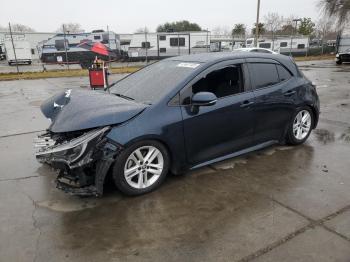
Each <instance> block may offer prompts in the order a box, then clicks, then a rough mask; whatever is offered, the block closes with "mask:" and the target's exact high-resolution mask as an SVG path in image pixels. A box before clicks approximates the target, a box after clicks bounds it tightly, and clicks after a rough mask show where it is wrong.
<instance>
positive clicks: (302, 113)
mask: <svg viewBox="0 0 350 262" xmlns="http://www.w3.org/2000/svg"><path fill="white" fill-rule="evenodd" d="M307 116H309V117H307ZM303 119H304V121H303ZM306 120H307V121H306ZM314 121H315V119H314V114H313V112H312V111H311V109H310V108H308V107H302V108H299V109H298V110H297V111H296V113H295V114H294V115H293V118H292V121H291V123H290V124H289V127H288V131H287V137H286V141H287V143H288V144H290V145H300V144H303V143H304V142H305V141H306V140H307V139H308V137H309V136H310V133H311V130H312V128H313V126H314Z"/></svg>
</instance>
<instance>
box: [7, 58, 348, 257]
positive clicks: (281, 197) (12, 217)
mask: <svg viewBox="0 0 350 262" xmlns="http://www.w3.org/2000/svg"><path fill="white" fill-rule="evenodd" d="M301 69H302V70H303V71H304V73H305V74H306V75H307V76H308V77H309V78H310V79H312V80H313V81H314V82H315V83H316V84H317V85H318V87H319V88H318V93H319V96H320V99H321V108H322V114H321V116H320V123H319V126H318V128H317V129H316V130H315V131H314V132H313V133H312V135H311V137H310V139H309V140H308V141H307V142H306V143H305V144H304V145H301V146H298V147H287V146H273V147H270V148H267V149H265V150H262V151H259V152H255V153H251V154H249V155H246V156H242V157H238V158H235V159H231V160H228V161H225V162H223V163H218V164H215V165H212V166H209V167H206V168H203V169H201V170H197V171H194V172H190V173H188V174H185V175H182V176H170V177H169V178H168V179H167V181H166V182H165V184H164V185H163V186H162V187H161V188H160V189H159V190H157V191H155V192H154V193H151V194H148V195H144V196H140V197H125V196H123V195H121V194H120V193H119V192H118V191H116V190H115V189H114V188H113V187H111V188H110V189H108V190H107V193H106V195H105V196H104V197H103V198H100V199H95V198H78V197H73V196H68V195H66V194H64V193H63V192H61V191H59V190H57V189H55V185H54V172H53V171H52V170H51V169H50V168H48V167H46V166H42V165H40V164H39V163H37V162H36V161H35V159H34V156H33V151H32V140H33V138H34V137H35V135H36V134H37V131H40V130H43V129H45V128H46V127H47V125H48V122H47V120H45V119H44V118H43V117H42V116H41V113H40V111H39V105H40V103H41V101H42V100H43V99H45V98H47V97H48V96H50V95H51V94H54V93H55V92H57V91H59V90H62V89H64V88H78V89H79V88H86V87H87V85H88V80H87V78H61V79H43V80H22V81H8V82H0V108H1V114H0V123H1V125H0V149H1V151H0V159H1V160H0V163H1V164H0V261H350V161H349V156H350V98H349V96H350V74H349V72H350V65H343V66H340V67H336V66H335V65H334V63H333V62H331V61H324V62H307V63H302V64H301ZM118 77H119V76H113V78H118Z"/></svg>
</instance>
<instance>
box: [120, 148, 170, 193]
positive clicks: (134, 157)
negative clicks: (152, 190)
mask: <svg viewBox="0 0 350 262" xmlns="http://www.w3.org/2000/svg"><path fill="white" fill-rule="evenodd" d="M163 168H164V158H163V155H162V153H161V152H160V150H158V149H157V148H156V147H154V146H142V147H139V148H137V149H136V150H134V151H133V152H132V153H131V154H130V155H129V157H128V158H127V160H126V162H125V166H124V178H125V180H126V182H127V183H128V184H129V185H130V186H131V187H133V188H136V189H142V188H147V187H149V186H151V185H153V184H154V183H155V182H156V181H157V180H158V179H159V177H160V175H161V174H162V171H163Z"/></svg>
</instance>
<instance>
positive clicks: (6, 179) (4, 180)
mask: <svg viewBox="0 0 350 262" xmlns="http://www.w3.org/2000/svg"><path fill="white" fill-rule="evenodd" d="M35 177H40V175H36V176H25V177H17V178H5V179H0V182H8V181H18V180H25V179H30V178H35Z"/></svg>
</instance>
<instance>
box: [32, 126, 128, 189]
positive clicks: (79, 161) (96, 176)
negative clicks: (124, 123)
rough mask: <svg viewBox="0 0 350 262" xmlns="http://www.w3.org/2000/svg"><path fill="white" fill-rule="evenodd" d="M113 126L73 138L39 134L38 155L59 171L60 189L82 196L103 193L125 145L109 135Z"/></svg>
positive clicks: (58, 185)
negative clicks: (114, 163)
mask: <svg viewBox="0 0 350 262" xmlns="http://www.w3.org/2000/svg"><path fill="white" fill-rule="evenodd" d="M109 130H110V127H104V128H100V129H94V130H92V131H89V132H86V133H83V134H79V135H78V136H76V137H74V138H71V137H69V136H68V137H67V136H65V135H62V134H61V135H59V134H52V133H46V134H43V135H40V136H38V137H37V139H36V140H35V142H34V146H35V148H36V149H37V151H36V154H35V155H36V158H37V160H38V161H39V162H41V163H46V164H49V165H50V166H52V167H53V168H54V169H57V170H59V174H58V176H57V188H59V189H61V190H63V191H65V192H67V193H70V194H73V195H80V196H91V195H95V196H101V195H102V194H103V184H104V180H105V178H106V175H107V172H108V170H109V169H110V166H111V165H112V163H113V162H114V160H115V157H116V156H117V155H118V153H119V152H120V151H121V149H122V147H121V146H120V145H118V144H116V143H113V142H112V141H110V140H109V139H107V138H106V137H105V134H106V133H107V132H108V131H109Z"/></svg>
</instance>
